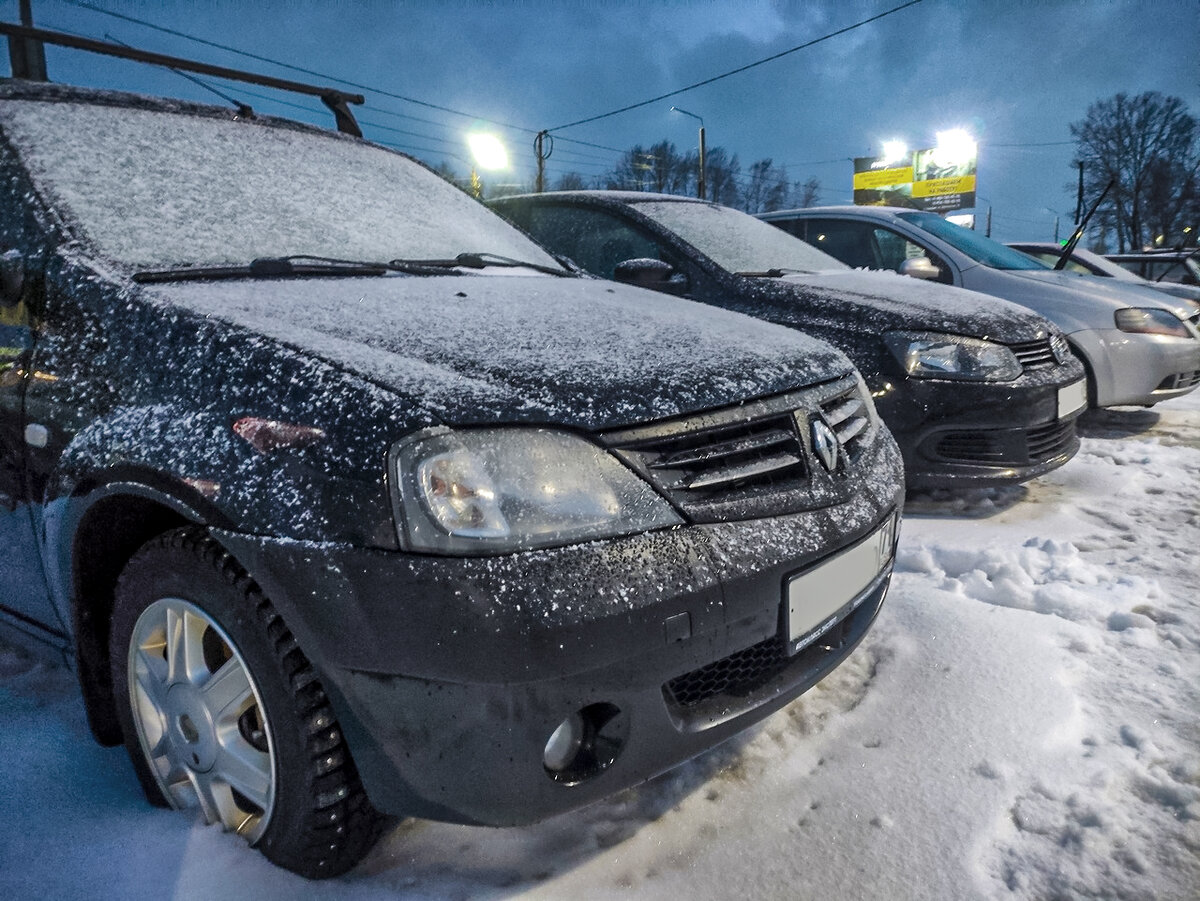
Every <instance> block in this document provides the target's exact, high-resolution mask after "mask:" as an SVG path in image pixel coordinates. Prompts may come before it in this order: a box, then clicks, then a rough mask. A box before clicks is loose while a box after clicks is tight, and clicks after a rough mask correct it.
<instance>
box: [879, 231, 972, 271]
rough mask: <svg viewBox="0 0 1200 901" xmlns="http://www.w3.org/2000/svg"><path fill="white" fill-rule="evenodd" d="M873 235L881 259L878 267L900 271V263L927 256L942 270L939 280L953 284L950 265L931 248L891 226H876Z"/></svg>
mask: <svg viewBox="0 0 1200 901" xmlns="http://www.w3.org/2000/svg"><path fill="white" fill-rule="evenodd" d="M871 237H872V239H873V240H874V242H875V248H876V254H877V258H878V259H879V265H878V267H877V268H879V269H891V270H892V271H893V272H899V271H900V264H901V263H903V262H904V261H905V260H918V259H920V258H921V257H925V258H926V259H928V260H929V262H931V263H933V265H935V266H937V267H938V269H939V270H941V275H940V276H939V277H938V281H940V282H945V283H946V284H953V277H952V276H951V274H950V267H949V266H947V265H946V263H945V261H944V260H943V259H942V258H941V257H939V256H938V255H937V254H935V253H934V252H933V251H932V250H930V249H929V248H927V247H924V246H923V245H921V244H918V243H916V242H915V241H910V240H909V239H908V238H906V237H904V235H902V234H899V233H898V232H894V231H892V230H891V229H890V228H882V227H876V228H875V229H873V230H872V232H871Z"/></svg>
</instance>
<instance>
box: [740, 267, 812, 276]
mask: <svg viewBox="0 0 1200 901" xmlns="http://www.w3.org/2000/svg"><path fill="white" fill-rule="evenodd" d="M812 274H813V273H812V271H811V270H809V269H762V270H759V271H757V272H754V271H749V272H735V273H734V275H744V276H746V278H783V277H784V276H785V275H812Z"/></svg>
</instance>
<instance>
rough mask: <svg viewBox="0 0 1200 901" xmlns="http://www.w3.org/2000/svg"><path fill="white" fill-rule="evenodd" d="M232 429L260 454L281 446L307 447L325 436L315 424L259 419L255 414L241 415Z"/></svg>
mask: <svg viewBox="0 0 1200 901" xmlns="http://www.w3.org/2000/svg"><path fill="white" fill-rule="evenodd" d="M233 431H234V432H235V433H236V434H237V436H238V437H239V438H242V439H244V440H245V441H247V442H249V444H250V446H251V447H253V448H254V449H255V450H256V451H258V452H259V453H260V454H269V453H272V452H273V451H277V450H280V449H282V448H298V447H308V446H309V445H310V444H316V443H317V442H318V441H320V440H321V439H322V438H324V437H325V432H323V431H322V430H321V429H318V428H317V427H315V426H311V425H296V424H295V423H291V422H279V421H278V420H275V419H260V418H259V417H257V416H243V417H242V418H241V419H239V420H238V421H237V422H235V423H234V424H233Z"/></svg>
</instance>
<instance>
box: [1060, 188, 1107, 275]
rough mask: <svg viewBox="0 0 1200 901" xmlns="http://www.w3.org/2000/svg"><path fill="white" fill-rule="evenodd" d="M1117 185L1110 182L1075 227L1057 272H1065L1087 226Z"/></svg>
mask: <svg viewBox="0 0 1200 901" xmlns="http://www.w3.org/2000/svg"><path fill="white" fill-rule="evenodd" d="M1116 183H1117V180H1116V179H1115V178H1114V179H1111V180H1110V181H1109V183H1108V186H1107V187H1106V188H1105V189H1104V190H1103V191H1101V192H1100V196H1099V197H1097V198H1096V202H1095V203H1093V204H1092V208H1091V209H1090V210H1088V211H1087V215H1085V216H1084V217H1083V219H1081V220H1080V222H1079V224H1078V225H1076V226H1075V231H1073V232H1071V237H1069V238H1068V239H1067V243H1066V244H1065V245H1063V249H1062V253H1060V254H1059V255H1058V259H1057V260H1056V261H1055V263H1054V271H1055V272H1062V271H1063V268H1064V267H1065V266H1066V265H1067V260H1069V259H1071V254H1073V253H1074V252H1075V245H1077V244H1078V243H1079V239H1080V238H1082V237H1083V232H1084V229H1086V228H1087V224H1088V223H1089V222H1090V221H1091V219H1092V216H1094V215H1095V213H1096V210H1098V209H1099V208H1100V204H1102V203H1103V202H1104V198H1105V197H1107V196H1108V192H1109V191H1111V190H1112V187H1113V185H1115V184H1116Z"/></svg>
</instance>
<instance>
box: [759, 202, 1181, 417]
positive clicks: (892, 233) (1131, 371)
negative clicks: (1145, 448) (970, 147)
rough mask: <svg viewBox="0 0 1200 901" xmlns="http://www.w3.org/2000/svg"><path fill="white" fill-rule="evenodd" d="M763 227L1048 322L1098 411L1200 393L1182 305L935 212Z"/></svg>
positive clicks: (819, 213) (843, 214)
mask: <svg viewBox="0 0 1200 901" xmlns="http://www.w3.org/2000/svg"><path fill="white" fill-rule="evenodd" d="M762 218H763V219H765V220H767V221H768V222H770V223H771V224H772V225H775V226H778V227H779V228H781V229H784V230H785V231H787V232H788V233H789V234H792V235H795V236H796V237H798V238H803V239H804V240H806V241H808V242H809V243H810V244H813V245H814V246H816V247H820V248H821V249H823V250H825V251H826V252H828V253H831V254H832V255H833V256H835V257H837V258H838V259H839V260H841V261H842V262H843V263H847V264H848V265H851V266H855V267H864V268H868V269H890V270H892V271H895V272H899V273H901V274H902V275H911V276H914V277H916V278H919V279H933V280H935V281H940V282H943V283H944V284H948V285H957V286H959V287H963V288H970V289H971V290H973V291H977V292H980V293H981V294H991V295H993V296H995V297H1000V298H1003V299H1004V300H1008V301H1012V302H1014V303H1019V304H1022V305H1024V306H1026V307H1029V308H1030V309H1032V310H1035V311H1036V312H1038V313H1041V314H1042V315H1043V316H1045V317H1046V318H1047V319H1049V320H1050V321H1051V322H1053V323H1054V324H1055V325H1057V326H1058V327H1059V328H1061V329H1062V330H1063V332H1065V333H1066V336H1067V340H1068V341H1069V342H1070V344H1071V349H1072V350H1073V351H1074V352H1075V355H1076V356H1078V357H1079V358H1080V359H1081V360H1082V361H1083V363H1084V365H1085V366H1086V367H1087V373H1088V397H1089V401H1090V403H1091V405H1092V406H1093V407H1112V406H1119V405H1124V404H1131V405H1139V406H1147V407H1148V406H1153V405H1154V404H1156V403H1158V402H1159V401H1163V400H1169V399H1170V398H1173V397H1179V396H1181V395H1184V394H1187V393H1188V392H1190V391H1192V390H1194V389H1195V387H1196V386H1197V385H1198V384H1200V331H1198V328H1200V313H1197V311H1196V309H1195V308H1194V307H1193V306H1192V305H1191V304H1190V303H1188V302H1186V301H1184V300H1182V299H1172V298H1171V297H1169V296H1164V295H1163V294H1162V293H1161V292H1157V291H1152V290H1149V289H1146V288H1139V287H1137V286H1129V285H1124V284H1119V283H1115V282H1110V281H1108V280H1100V279H1087V280H1084V279H1081V278H1079V277H1078V276H1076V275H1072V274H1070V273H1062V272H1054V271H1052V270H1051V269H1049V268H1048V267H1047V266H1045V265H1044V264H1042V263H1039V262H1038V261H1037V260H1033V259H1030V258H1029V257H1027V256H1025V255H1024V254H1022V253H1020V252H1018V251H1015V250H1013V249H1012V248H1011V247H1005V246H1004V245H1003V244H1001V243H999V242H998V241H993V240H991V239H990V238H985V237H984V236H983V235H980V234H977V233H976V232H974V231H972V230H971V229H968V228H964V227H962V226H960V225H955V224H954V223H952V222H948V221H947V220H945V219H943V218H942V217H941V216H938V215H937V214H935V213H927V212H922V211H918V210H905V209H900V208H896V207H856V206H838V207H814V208H811V209H803V210H784V211H780V212H776V213H764V214H762Z"/></svg>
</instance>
